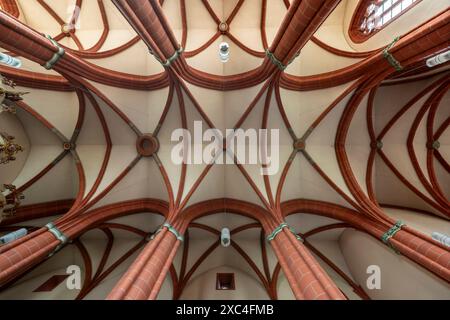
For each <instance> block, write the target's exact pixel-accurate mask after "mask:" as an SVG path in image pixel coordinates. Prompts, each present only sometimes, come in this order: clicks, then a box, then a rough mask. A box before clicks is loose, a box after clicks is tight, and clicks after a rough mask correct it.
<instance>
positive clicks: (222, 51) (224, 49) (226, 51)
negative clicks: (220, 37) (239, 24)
mask: <svg viewBox="0 0 450 320" xmlns="http://www.w3.org/2000/svg"><path fill="white" fill-rule="evenodd" d="M219 57H220V61H222V62H223V63H225V62H228V60H230V45H229V44H228V43H226V42H222V43H221V44H219Z"/></svg>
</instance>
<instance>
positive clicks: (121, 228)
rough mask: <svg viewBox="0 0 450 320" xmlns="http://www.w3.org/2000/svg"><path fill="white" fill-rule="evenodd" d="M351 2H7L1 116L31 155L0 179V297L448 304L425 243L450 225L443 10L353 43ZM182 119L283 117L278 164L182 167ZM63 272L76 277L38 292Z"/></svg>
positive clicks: (253, 122)
mask: <svg viewBox="0 0 450 320" xmlns="http://www.w3.org/2000/svg"><path fill="white" fill-rule="evenodd" d="M357 3H358V1H356V0H347V1H338V0H301V1H300V0H293V1H287V0H284V1H283V0H269V1H268V0H233V1H229V0H202V1H200V0H192V2H191V0H189V1H186V0H166V1H156V0H112V1H102V0H98V1H91V0H84V1H82V0H77V1H69V0H68V1H59V0H45V1H44V0H18V1H15V0H0V6H1V7H2V8H3V10H5V11H1V12H0V47H1V48H2V52H7V53H8V54H10V55H12V56H17V57H18V58H20V59H22V61H23V67H22V68H21V69H13V68H9V67H6V66H3V65H0V73H1V74H2V75H3V76H5V77H7V78H8V79H10V80H13V81H14V82H15V83H16V87H15V88H14V89H15V90H18V91H23V92H28V94H26V95H24V96H23V97H22V98H23V99H22V100H18V101H15V102H14V108H15V114H11V113H10V112H8V111H3V112H2V113H0V126H2V128H3V126H4V127H5V128H6V129H7V130H8V131H10V132H8V133H10V134H11V135H14V136H15V137H16V139H17V140H19V142H20V143H21V145H22V146H23V147H24V152H22V153H20V154H18V155H17V159H16V161H14V162H12V163H8V164H5V165H3V164H2V165H0V183H1V184H12V185H14V186H16V188H17V190H15V191H14V192H15V193H13V192H10V193H7V192H6V193H5V194H6V198H7V199H9V201H10V202H14V201H15V199H16V198H17V197H16V195H17V194H23V195H24V196H25V199H22V200H21V202H20V205H18V206H17V207H15V208H14V211H15V212H14V214H13V215H11V216H8V217H5V219H4V220H3V221H1V223H0V232H2V234H3V233H5V234H6V233H8V232H10V231H14V230H17V229H19V228H20V227H25V228H27V229H28V230H29V234H28V235H27V236H25V237H23V238H21V239H19V240H16V241H14V242H12V243H9V244H6V245H3V246H0V286H1V292H0V298H1V299H7V298H24V299H27V298H61V299H89V298H94V299H95V298H97V299H98V298H101V299H104V298H108V299H156V298H166V299H167V298H174V299H184V298H191V299H201V298H214V297H218V298H249V299H250V298H253V299H254V298H260V299H277V298H280V299H291V298H296V299H370V298H372V299H383V298H395V297H397V298H407V297H417V296H414V294H416V295H418V297H421V298H445V297H446V296H447V297H448V294H449V291H450V287H449V285H448V283H449V281H450V252H449V250H448V247H446V246H445V245H443V244H441V243H439V242H437V241H435V240H433V239H432V238H431V236H430V235H431V233H432V232H434V231H438V232H441V233H444V234H450V227H449V222H448V219H449V217H450V206H449V201H448V199H449V194H450V175H449V169H450V168H449V164H448V159H449V158H450V147H449V137H450V135H449V131H448V130H449V129H448V127H449V122H450V120H449V119H450V114H449V108H448V105H449V95H448V88H449V71H448V63H446V64H444V65H442V66H439V67H436V68H433V69H429V68H427V67H426V66H425V60H426V59H427V58H429V57H431V56H433V55H434V54H436V53H439V52H442V51H444V50H446V49H448V39H449V35H450V25H449V21H450V14H449V11H448V8H447V6H446V1H445V0H442V1H441V0H439V1H433V3H430V2H427V1H422V2H420V3H419V4H417V5H416V6H415V8H413V9H411V10H409V11H408V12H406V13H405V14H404V15H402V17H400V18H399V19H398V21H394V22H392V23H391V24H390V25H389V26H387V27H386V28H385V29H384V30H381V31H379V32H378V33H377V34H376V35H374V36H373V37H371V38H370V39H369V40H367V41H365V42H364V43H358V44H356V43H353V42H352V41H351V39H350V38H349V36H348V28H349V25H350V22H351V18H352V16H353V14H354V11H355V9H356V7H357ZM68 8H69V9H68ZM68 13H69V14H68ZM67 16H68V17H67ZM397 36H400V37H399V39H398V40H394V39H396V37H397ZM222 41H227V42H228V43H229V44H230V48H231V50H230V60H229V61H228V62H227V63H225V64H224V63H222V62H221V61H220V59H219V56H218V47H219V43H221V42H222ZM392 59H394V61H396V63H397V64H393V63H392V61H393V60H392ZM399 65H400V66H401V70H399V69H400V68H399V67H398V66H399ZM194 121H201V122H202V124H203V127H204V128H217V129H220V130H223V131H224V130H225V129H227V128H243V129H251V128H254V129H278V130H279V132H280V169H279V171H278V173H276V174H275V175H272V176H262V175H261V174H260V166H259V165H246V164H234V165H208V164H203V165H190V164H182V165H175V164H174V163H173V162H172V161H171V150H172V148H173V146H174V145H175V143H174V142H171V139H170V138H171V133H172V132H173V130H175V129H178V128H185V129H187V130H189V131H190V132H193V128H194ZM6 129H5V130H6ZM0 131H3V129H2V130H0ZM14 197H16V198H14ZM399 220H402V221H403V222H404V223H405V225H404V226H400V225H399V224H398V223H397V222H398V221H399ZM50 222H51V223H52V224H51V225H48V223H50ZM164 223H166V224H165V225H164ZM283 223H286V224H287V225H288V226H289V227H291V229H292V230H291V229H290V228H281V227H280V226H283ZM223 227H229V228H230V229H231V239H232V243H231V246H230V247H229V248H223V247H221V246H220V239H219V235H220V230H221V229H222V228H223ZM157 230H158V232H156V231H157ZM390 231H391V232H392V231H395V232H392V233H391V234H390V233H389V232H390ZM58 235H59V236H58ZM268 236H269V238H270V241H268V240H267V237H268ZM271 236H272V237H271ZM373 264H376V265H380V267H381V268H382V270H384V271H383V273H382V274H383V277H385V279H388V280H386V283H385V282H383V283H384V284H383V285H384V286H385V287H384V288H383V289H382V290H378V291H369V290H368V289H367V288H366V287H365V286H366V282H365V279H366V277H367V274H366V273H365V272H366V269H367V267H368V266H369V265H373ZM69 265H79V266H81V269H82V278H83V281H82V287H81V289H79V290H68V289H66V288H65V287H64V286H62V285H60V286H58V287H57V288H56V289H54V290H53V291H50V292H33V291H34V290H35V289H36V288H38V287H39V286H40V285H42V283H44V282H45V281H46V280H47V279H48V278H49V277H51V276H53V275H60V274H64V273H65V268H66V267H67V266H69ZM216 272H234V273H236V276H237V278H236V280H237V284H236V286H237V288H236V291H235V292H226V293H217V292H215V290H213V289H214V288H215V278H214V279H211V274H215V273H216ZM405 279H409V280H410V281H411V283H407V284H405ZM414 279H416V280H417V281H416V282H414ZM244 284H245V285H244ZM208 286H212V288H213V289H208V288H209V287H208ZM414 286H419V288H420V290H417V287H414ZM243 287H247V289H248V292H247V291H245V289H243ZM199 288H204V289H202V290H203V291H202V292H199V290H200V289H199ZM412 288H416V289H412ZM221 294H223V295H221Z"/></svg>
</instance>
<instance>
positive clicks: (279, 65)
mask: <svg viewBox="0 0 450 320" xmlns="http://www.w3.org/2000/svg"><path fill="white" fill-rule="evenodd" d="M299 55H300V51H298V52H297V53H296V54H295V56H294V57H293V58H292V59H291V60H290V61H289V62H288V64H286V65H284V64H283V63H282V62H281V61H280V60H278V59H277V57H275V55H274V54H273V53H272V52H270V51H269V49H266V56H267V57H268V58H269V60H270V61H271V62H272V63H273V64H274V65H275V66H276V67H277V68H278V69H280V70H281V71H284V70H286V68H287V67H288V66H289V65H290V64H291V63H292V62H294V60H295V59H296V58H297V57H298V56H299Z"/></svg>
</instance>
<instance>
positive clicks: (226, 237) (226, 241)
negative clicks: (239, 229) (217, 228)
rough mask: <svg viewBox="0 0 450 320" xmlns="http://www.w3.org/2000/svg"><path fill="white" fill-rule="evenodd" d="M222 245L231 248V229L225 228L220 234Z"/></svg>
mask: <svg viewBox="0 0 450 320" xmlns="http://www.w3.org/2000/svg"><path fill="white" fill-rule="evenodd" d="M220 243H221V244H222V246H223V247H225V248H226V247H229V246H230V244H231V233H230V229H228V228H223V229H222V232H221V233H220Z"/></svg>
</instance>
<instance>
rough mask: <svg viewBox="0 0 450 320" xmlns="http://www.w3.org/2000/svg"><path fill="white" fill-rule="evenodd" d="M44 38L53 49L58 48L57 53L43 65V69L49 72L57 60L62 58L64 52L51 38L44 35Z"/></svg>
mask: <svg viewBox="0 0 450 320" xmlns="http://www.w3.org/2000/svg"><path fill="white" fill-rule="evenodd" d="M45 37H46V38H47V39H49V40H50V41H51V43H52V44H53V45H54V46H55V47H57V48H58V51H57V52H55V53H54V54H53V57H52V58H51V59H50V60H49V61H47V62H46V63H45V64H44V65H43V66H44V68H45V69H47V70H51V69H53V67H54V66H55V65H56V64H57V63H58V61H59V59H61V58H62V57H63V56H64V54H65V53H66V51H65V50H64V48H63V47H61V46H60V45H59V43H58V42H56V41H55V40H54V39H53V38H52V37H51V36H49V35H46V36H45Z"/></svg>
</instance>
